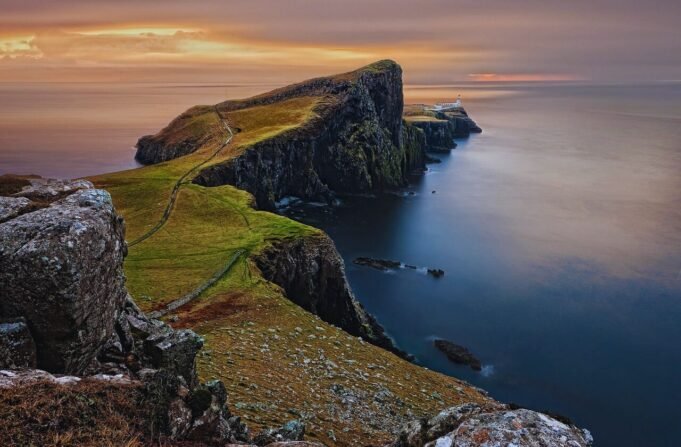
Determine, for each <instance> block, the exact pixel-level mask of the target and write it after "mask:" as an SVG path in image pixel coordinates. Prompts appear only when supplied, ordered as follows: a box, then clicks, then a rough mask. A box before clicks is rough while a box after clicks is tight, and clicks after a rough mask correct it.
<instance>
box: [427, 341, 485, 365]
mask: <svg viewBox="0 0 681 447" xmlns="http://www.w3.org/2000/svg"><path fill="white" fill-rule="evenodd" d="M433 344H434V345H435V347H436V348H437V349H439V350H440V351H441V352H443V353H444V354H445V355H446V356H447V358H448V359H449V360H451V361H452V362H454V363H458V364H461V365H468V366H470V367H471V368H472V369H473V370H475V371H481V370H482V364H481V363H480V360H478V359H477V358H476V357H475V356H474V355H473V353H471V352H470V351H469V350H468V349H466V348H464V347H463V346H460V345H457V344H456V343H452V342H451V341H447V340H439V339H438V340H435V341H434V342H433Z"/></svg>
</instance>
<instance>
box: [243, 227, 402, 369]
mask: <svg viewBox="0 0 681 447" xmlns="http://www.w3.org/2000/svg"><path fill="white" fill-rule="evenodd" d="M253 260H254V261H255V263H256V265H257V266H258V268H259V269H260V271H261V272H262V274H263V277H264V278H266V279H267V280H269V281H271V282H273V283H275V284H277V285H278V286H280V287H281V288H282V289H283V290H284V292H285V294H286V296H287V297H288V298H289V299H290V300H291V301H293V302H294V303H296V304H298V305H299V306H301V307H302V308H304V309H306V310H308V311H310V312H312V313H314V314H316V315H318V316H319V317H320V318H321V319H322V320H324V321H326V322H327V323H331V324H333V325H336V326H338V327H340V328H341V329H343V330H345V331H346V332H349V333H350V334H352V335H356V336H360V337H362V338H364V339H365V340H367V341H369V342H371V343H373V344H375V345H377V346H380V347H382V348H385V349H388V350H390V351H393V352H395V353H396V354H398V355H400V356H403V357H408V356H407V355H406V354H405V353H404V352H402V351H400V350H399V349H397V348H396V347H395V346H394V344H393V342H392V340H391V339H390V338H389V337H388V336H387V335H386V334H385V332H384V330H383V328H382V327H381V326H380V325H379V324H378V323H377V322H376V320H375V319H374V317H372V316H371V315H370V314H369V313H367V312H366V311H365V310H364V308H363V307H362V305H361V304H360V303H359V302H358V301H357V300H356V299H355V297H354V295H353V294H352V291H351V290H350V287H349V285H348V281H347V279H346V276H345V265H344V262H343V259H342V258H341V257H340V255H339V254H338V251H337V250H336V247H335V246H334V244H333V241H331V239H330V238H329V237H328V236H327V235H325V234H323V233H320V234H318V235H315V236H308V237H303V238H298V239H292V240H284V241H280V242H277V243H274V244H273V245H272V246H271V247H269V248H268V249H266V250H265V251H264V252H263V253H261V254H259V255H257V256H255V257H254V258H253Z"/></svg>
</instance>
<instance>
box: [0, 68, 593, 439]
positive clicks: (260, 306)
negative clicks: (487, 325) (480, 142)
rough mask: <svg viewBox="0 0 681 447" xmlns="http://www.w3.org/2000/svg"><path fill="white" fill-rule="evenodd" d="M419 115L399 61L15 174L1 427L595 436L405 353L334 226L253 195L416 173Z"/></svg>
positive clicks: (4, 239) (317, 193) (0, 200)
mask: <svg viewBox="0 0 681 447" xmlns="http://www.w3.org/2000/svg"><path fill="white" fill-rule="evenodd" d="M402 113H403V104H402V81H401V69H400V67H399V66H398V65H397V64H395V63H394V62H392V61H382V62H379V63H376V64H372V65H370V66H367V67H364V68H362V69H360V70H357V71H354V72H351V73H346V74H343V75H337V76H332V77H328V78H319V79H315V80H311V81H306V82H303V83H301V84H296V85H294V86H290V87H287V88H284V89H279V90H276V91H273V92H270V93H268V94H264V95H261V96H257V97H254V98H250V99H247V100H242V101H228V102H226V103H221V104H218V105H215V106H199V107H195V108H193V109H191V110H190V111H188V112H186V113H185V114H183V115H182V116H181V117H179V118H177V119H176V120H174V121H173V122H172V123H171V124H170V125H169V126H168V127H167V128H166V129H164V130H162V131H161V132H160V133H159V134H157V135H154V136H151V137H145V138H143V139H141V140H140V143H139V145H138V154H137V158H138V159H139V160H140V161H143V162H145V163H150V165H149V166H146V167H143V168H140V169H136V170H132V171H125V172H120V173H113V174H106V175H102V176H97V177H94V178H93V179H92V182H93V183H94V185H93V183H90V182H88V181H75V182H66V181H63V182H60V181H47V180H43V179H35V178H23V177H21V178H20V177H15V178H8V179H3V180H2V181H0V186H1V188H2V190H1V191H0V291H1V292H2V301H1V302H0V429H1V430H0V442H1V443H3V444H4V445H60V446H61V445H129V446H133V445H135V446H139V445H156V444H157V443H158V442H159V441H160V442H162V443H163V444H164V445H169V446H172V445H197V446H199V445H229V444H240V445H261V446H262V445H270V446H285V445H297V446H306V445H309V446H313V445H314V446H318V445H391V446H395V447H397V446H415V447H421V446H426V445H428V446H483V445H487V446H491V445H507V444H508V443H512V444H513V445H518V446H523V445H527V446H534V445H547V446H554V445H555V446H572V447H575V446H587V445H591V443H592V439H591V436H590V435H589V433H588V432H587V431H584V430H581V429H578V428H576V427H574V426H572V425H569V424H565V423H563V422H560V421H558V420H556V419H554V418H552V417H550V416H547V415H545V414H542V413H537V412H534V411H530V410H524V409H519V408H515V407H510V406H507V405H504V404H501V403H499V402H496V401H495V400H494V399H492V398H490V397H489V396H487V395H486V393H485V392H484V391H482V390H479V389H477V388H475V387H473V386H471V385H469V384H467V383H465V382H462V381H460V380H457V379H455V378H452V377H447V376H444V375H441V374H438V373H435V372H432V371H428V370H426V369H424V368H421V367H419V366H417V365H414V364H412V363H410V362H408V361H405V360H404V359H402V358H400V356H397V355H394V353H392V352H389V351H388V350H392V351H393V352H395V353H397V354H400V353H399V351H398V350H397V349H396V348H395V347H394V346H393V345H392V342H390V339H389V338H388V337H387V336H386V334H385V333H384V332H383V329H382V328H381V327H380V325H379V324H378V323H377V322H376V321H375V319H373V317H371V316H370V315H369V314H368V313H367V312H366V311H364V309H363V308H362V307H361V305H360V304H359V302H358V301H357V300H356V299H355V297H354V296H353V295H352V292H351V291H350V288H349V286H348V284H347V280H346V278H345V273H344V266H343V262H342V259H341V258H340V257H339V255H338V253H337V251H336V249H335V247H334V246H333V242H332V241H331V240H330V239H329V238H328V236H326V235H325V234H323V233H322V232H320V231H319V230H316V229H314V228H310V227H307V226H305V225H302V224H300V223H297V222H294V221H291V220H289V219H287V218H285V217H282V216H278V215H275V214H272V213H268V212H263V211H258V210H257V209H255V208H254V207H255V206H257V207H260V208H264V209H270V208H272V207H273V204H274V202H275V201H276V200H277V199H280V198H281V197H285V196H297V197H301V198H304V199H313V200H320V199H322V200H331V199H332V198H333V196H334V195H335V194H345V193H358V192H359V193H363V192H371V191H378V190H382V189H391V188H395V187H399V186H402V185H404V184H405V182H406V181H407V176H408V174H409V173H410V172H412V171H413V170H415V169H416V170H418V169H423V166H424V163H425V161H426V155H425V154H426V150H427V149H428V144H429V143H428V141H427V134H426V132H424V130H422V129H420V128H419V127H417V126H415V125H412V124H410V123H408V122H407V121H405V120H403V118H402ZM466 122H467V121H466ZM469 131H470V129H469ZM231 135H233V136H234V139H233V140H232V139H231ZM431 144H432V143H431ZM105 189H106V190H105ZM107 191H108V192H107ZM126 237H127V238H128V241H135V243H127V242H126V240H125V238H126ZM216 272H218V273H219V274H216ZM207 281H209V282H208V283H207ZM204 285H205V287H203V286H204ZM194 290H200V292H199V293H197V294H195V295H196V296H193V295H192V296H191V299H190V300H186V301H185V300H181V305H179V306H178V307H173V306H170V304H172V303H176V302H178V301H177V300H178V298H181V297H184V296H187V294H189V295H191V294H192V291H194ZM160 309H166V310H168V309H170V310H169V311H168V312H166V313H165V314H164V321H160V320H157V319H154V318H150V317H149V316H148V314H149V313H150V312H157V311H158V310H160ZM365 340H366V341H369V342H370V343H366V342H365ZM383 348H387V349H388V350H386V349H383ZM228 396H229V397H230V402H231V403H230V404H229V406H228V399H227V397H228ZM443 408H444V409H446V410H443V411H441V410H442V409H443ZM433 415H435V416H433ZM245 423H247V425H248V428H247V427H246V424H245Z"/></svg>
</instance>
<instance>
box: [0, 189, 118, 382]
mask: <svg viewBox="0 0 681 447" xmlns="http://www.w3.org/2000/svg"><path fill="white" fill-rule="evenodd" d="M91 188H92V185H91V184H89V183H88V182H78V183H77V184H75V185H66V186H65V185H63V184H57V185H56V186H54V185H49V186H47V187H41V186H39V185H37V186H35V187H34V188H33V189H32V190H30V191H28V192H27V193H26V196H28V198H29V200H30V199H34V200H41V201H43V203H42V205H41V206H45V205H46V206H45V207H44V208H41V209H38V210H37V211H33V212H29V213H26V214H20V215H18V216H17V217H15V218H14V219H9V220H7V221H6V222H4V223H2V224H0V290H2V292H3V296H2V301H1V302H0V317H2V318H15V317H24V318H26V321H27V324H28V327H29V329H30V332H31V334H32V336H33V339H34V340H35V344H36V348H37V359H38V362H37V363H38V367H39V368H42V369H45V370H48V371H50V372H57V373H69V374H78V373H81V372H83V371H84V369H85V368H86V367H87V366H88V364H89V363H90V362H91V361H92V360H93V358H94V357H95V355H96V353H97V351H98V349H99V346H100V345H101V344H102V343H103V342H104V341H105V340H106V339H107V338H108V337H109V336H110V335H111V333H112V331H113V323H114V321H115V319H116V317H117V316H118V311H119V309H120V307H121V306H122V304H123V301H124V300H125V296H126V291H125V277H124V276H123V257H124V256H125V254H126V245H125V241H124V224H123V220H122V218H121V217H120V216H118V215H117V214H116V212H115V210H114V208H113V204H112V202H111V197H110V196H109V194H108V193H107V192H105V191H101V190H95V189H91ZM74 191H75V192H74ZM20 194H23V192H22V193H20ZM66 194H70V195H66ZM62 197H63V198H62ZM54 198H57V200H56V201H54V202H52V203H50V204H45V202H44V201H45V200H50V199H54Z"/></svg>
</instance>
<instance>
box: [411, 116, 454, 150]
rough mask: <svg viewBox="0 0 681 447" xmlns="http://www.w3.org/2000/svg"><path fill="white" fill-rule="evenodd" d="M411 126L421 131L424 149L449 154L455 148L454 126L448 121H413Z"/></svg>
mask: <svg viewBox="0 0 681 447" xmlns="http://www.w3.org/2000/svg"><path fill="white" fill-rule="evenodd" d="M412 126H414V127H417V128H419V129H421V130H422V131H423V134H424V135H425V138H426V147H427V148H428V150H429V151H431V152H449V151H450V150H452V149H454V148H455V147H456V143H455V142H454V138H455V137H456V134H455V127H456V126H455V125H453V124H452V122H451V121H449V120H437V121H436V120H433V121H414V122H412Z"/></svg>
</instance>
